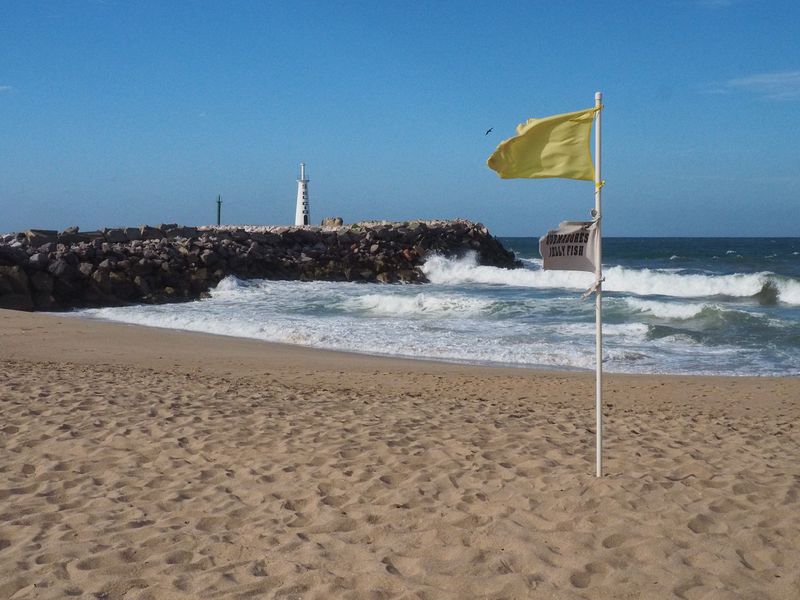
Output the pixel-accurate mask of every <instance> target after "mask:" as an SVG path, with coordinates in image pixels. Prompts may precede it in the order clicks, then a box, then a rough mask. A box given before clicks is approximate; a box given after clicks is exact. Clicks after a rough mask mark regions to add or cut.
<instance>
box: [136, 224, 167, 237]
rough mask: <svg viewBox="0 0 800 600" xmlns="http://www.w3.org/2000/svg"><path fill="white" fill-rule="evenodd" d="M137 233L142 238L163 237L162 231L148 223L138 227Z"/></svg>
mask: <svg viewBox="0 0 800 600" xmlns="http://www.w3.org/2000/svg"><path fill="white" fill-rule="evenodd" d="M139 233H140V234H141V239H143V240H160V239H161V238H163V237H164V232H163V231H161V230H160V229H157V228H155V227H150V226H149V225H142V226H141V227H140V228H139Z"/></svg>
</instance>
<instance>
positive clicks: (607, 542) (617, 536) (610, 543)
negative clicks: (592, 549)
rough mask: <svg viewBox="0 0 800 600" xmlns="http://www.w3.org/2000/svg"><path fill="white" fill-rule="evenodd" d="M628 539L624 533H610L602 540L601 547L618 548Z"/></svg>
mask: <svg viewBox="0 0 800 600" xmlns="http://www.w3.org/2000/svg"><path fill="white" fill-rule="evenodd" d="M627 540H628V536H627V535H625V534H624V533H612V534H611V535H610V536H608V537H607V538H605V539H604V540H603V541H602V544H603V548H618V547H619V546H622V544H624V543H625V542H626V541H627Z"/></svg>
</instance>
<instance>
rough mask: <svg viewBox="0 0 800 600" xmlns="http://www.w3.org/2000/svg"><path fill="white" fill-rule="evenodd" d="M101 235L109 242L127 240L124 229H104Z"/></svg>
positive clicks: (114, 242)
mask: <svg viewBox="0 0 800 600" xmlns="http://www.w3.org/2000/svg"><path fill="white" fill-rule="evenodd" d="M103 236H104V237H105V239H106V241H107V242H109V243H111V244H116V243H119V242H127V241H128V235H127V234H126V233H125V230H124V229H104V230H103Z"/></svg>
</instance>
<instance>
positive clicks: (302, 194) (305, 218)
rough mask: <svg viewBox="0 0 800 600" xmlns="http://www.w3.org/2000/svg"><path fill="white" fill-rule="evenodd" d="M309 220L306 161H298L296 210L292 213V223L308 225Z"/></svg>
mask: <svg viewBox="0 0 800 600" xmlns="http://www.w3.org/2000/svg"><path fill="white" fill-rule="evenodd" d="M310 222H311V212H310V211H309V210H308V179H306V163H300V179H298V180H297V211H296V212H295V215H294V224H295V225H296V226H298V225H308V224H309V223H310Z"/></svg>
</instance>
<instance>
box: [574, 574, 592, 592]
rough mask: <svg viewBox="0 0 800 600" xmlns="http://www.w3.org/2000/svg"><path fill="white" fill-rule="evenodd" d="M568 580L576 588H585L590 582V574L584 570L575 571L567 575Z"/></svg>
mask: <svg viewBox="0 0 800 600" xmlns="http://www.w3.org/2000/svg"><path fill="white" fill-rule="evenodd" d="M569 582H570V583H571V584H572V585H574V586H575V587H576V588H581V589H583V588H587V587H589V584H590V583H591V582H592V575H591V574H590V573H587V572H586V571H577V572H575V573H573V574H572V575H570V576H569Z"/></svg>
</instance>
